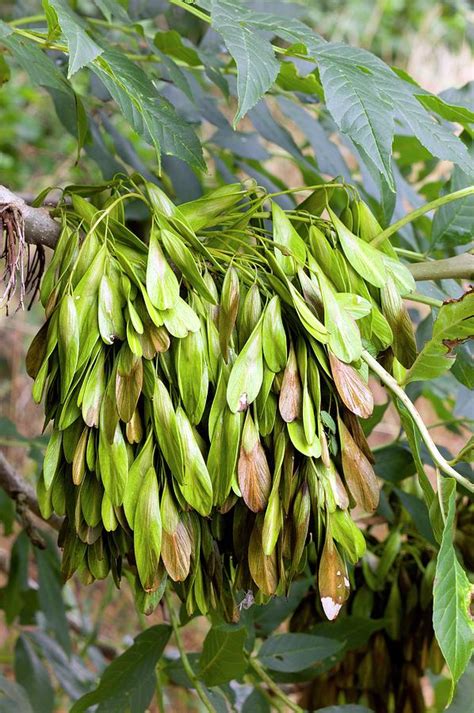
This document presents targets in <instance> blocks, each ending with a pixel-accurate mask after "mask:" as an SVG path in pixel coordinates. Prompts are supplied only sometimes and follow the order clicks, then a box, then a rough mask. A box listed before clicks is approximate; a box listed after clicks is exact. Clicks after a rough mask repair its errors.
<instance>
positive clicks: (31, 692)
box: [15, 635, 54, 713]
mask: <svg viewBox="0 0 474 713" xmlns="http://www.w3.org/2000/svg"><path fill="white" fill-rule="evenodd" d="M15 679H16V682H17V683H19V684H20V685H22V686H23V688H24V689H25V691H26V692H27V693H28V698H29V699H30V702H31V705H32V708H33V710H34V711H35V713H50V712H52V711H53V708H54V690H53V687H52V685H51V681H50V678H49V673H48V670H47V668H46V667H45V666H44V665H43V663H42V662H41V660H40V659H39V657H38V655H37V653H36V651H35V650H34V648H33V646H32V645H31V642H30V641H29V640H28V639H27V638H25V637H24V636H22V635H20V636H19V637H18V639H17V640H16V644H15ZM15 710H17V709H15Z"/></svg>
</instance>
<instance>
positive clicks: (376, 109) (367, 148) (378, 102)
mask: <svg viewBox="0 0 474 713" xmlns="http://www.w3.org/2000/svg"><path fill="white" fill-rule="evenodd" d="M318 63H319V73H320V77H321V83H322V85H323V88H324V95H325V99H326V104H327V107H328V109H329V111H330V112H331V115H332V117H333V119H334V121H335V122H336V124H337V125H338V127H339V129H340V130H341V131H342V133H343V134H347V136H349V137H350V138H351V139H352V141H353V142H354V144H355V145H356V146H357V148H358V149H359V151H360V152H361V154H362V156H363V158H364V160H366V161H367V162H368V163H369V164H371V165H373V166H374V168H375V169H376V171H378V172H379V173H381V174H382V175H383V176H384V178H385V180H386V181H387V183H388V185H389V186H390V189H391V190H392V191H394V190H395V186H394V181H393V175H392V167H391V151H392V142H393V132H394V117H393V101H392V98H391V95H390V92H389V91H388V87H387V86H384V77H383V73H384V71H385V70H387V71H389V70H388V67H386V65H384V64H383V62H381V61H380V60H378V59H377V58H376V57H374V55H372V54H370V53H369V52H367V51H365V50H362V49H358V48H356V47H348V46H347V45H344V44H337V43H332V42H329V43H328V44H326V45H324V47H322V48H320V49H319V51H318ZM382 70H383V71H382Z"/></svg>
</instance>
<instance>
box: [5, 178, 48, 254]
mask: <svg viewBox="0 0 474 713" xmlns="http://www.w3.org/2000/svg"><path fill="white" fill-rule="evenodd" d="M5 206H7V207H8V206H14V207H15V208H17V209H18V210H19V211H20V212H21V214H22V216H23V220H24V221H25V237H26V241H27V242H28V243H30V244H32V245H43V246H45V247H48V248H53V249H54V247H55V246H56V243H57V242H58V238H59V232H60V230H61V226H60V225H59V223H58V222H57V221H56V220H54V218H52V217H51V215H50V214H49V211H48V210H47V209H46V208H33V207H32V206H29V205H28V203H26V202H25V201H24V200H23V198H21V197H20V196H18V195H16V193H12V191H10V190H9V189H8V188H6V187H5V186H2V185H0V208H2V207H5Z"/></svg>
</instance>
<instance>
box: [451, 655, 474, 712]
mask: <svg viewBox="0 0 474 713" xmlns="http://www.w3.org/2000/svg"><path fill="white" fill-rule="evenodd" d="M473 691H474V662H473V663H471V664H470V666H468V667H467V669H466V670H465V671H464V673H463V675H462V676H461V678H460V679H459V683H458V685H457V688H456V691H455V693H454V697H453V700H452V703H451V705H450V706H449V708H447V709H446V713H466V711H468V710H469V708H470V706H471V705H472V692H473Z"/></svg>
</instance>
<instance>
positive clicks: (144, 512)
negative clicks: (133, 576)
mask: <svg viewBox="0 0 474 713" xmlns="http://www.w3.org/2000/svg"><path fill="white" fill-rule="evenodd" d="M134 523H135V530H134V539H133V546H134V551H135V560H136V563H137V569H138V575H139V577H140V582H141V584H142V587H143V589H144V590H145V591H146V592H152V591H153V590H155V589H156V588H157V587H158V585H159V581H158V564H159V561H160V554H161V540H162V525H161V512H160V499H159V491H158V479H157V477H156V471H155V469H154V468H149V469H148V471H147V472H146V475H145V478H144V479H143V483H142V487H141V488H140V493H139V495H138V500H137V506H136V513H135V520H134Z"/></svg>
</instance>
